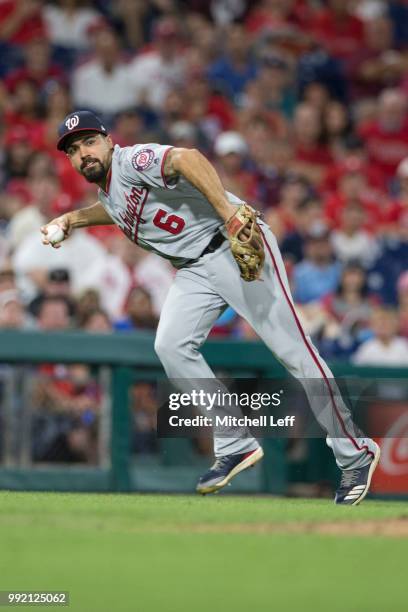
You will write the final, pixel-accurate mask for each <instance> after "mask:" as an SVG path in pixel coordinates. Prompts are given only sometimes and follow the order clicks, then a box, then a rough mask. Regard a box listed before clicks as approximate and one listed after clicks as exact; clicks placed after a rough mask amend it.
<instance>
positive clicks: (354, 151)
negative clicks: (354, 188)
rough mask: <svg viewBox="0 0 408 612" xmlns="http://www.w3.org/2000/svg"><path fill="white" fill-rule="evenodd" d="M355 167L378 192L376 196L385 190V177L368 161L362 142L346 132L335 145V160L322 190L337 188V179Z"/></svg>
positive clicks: (328, 171) (371, 187) (334, 189)
mask: <svg viewBox="0 0 408 612" xmlns="http://www.w3.org/2000/svg"><path fill="white" fill-rule="evenodd" d="M352 169H355V170H356V171H357V170H358V171H359V172H361V173H362V174H364V176H365V178H366V180H367V185H368V186H369V187H370V189H372V190H373V191H376V192H377V193H378V196H377V197H380V194H381V195H382V193H383V192H384V191H385V189H386V185H385V178H384V176H383V175H382V174H381V173H380V172H379V170H378V168H374V167H373V166H372V165H371V164H370V163H369V161H368V155H367V150H366V148H365V145H364V142H363V141H362V140H361V138H359V137H358V136H355V135H354V134H348V135H347V136H346V137H345V138H344V139H342V140H341V141H339V142H338V144H337V146H336V156H335V161H334V163H333V165H332V166H330V167H329V168H328V170H327V173H326V178H325V181H324V185H323V187H322V190H323V191H325V192H327V191H329V192H332V191H336V190H337V185H338V181H339V180H340V179H341V178H342V177H343V176H344V174H345V173H347V172H348V171H350V170H352Z"/></svg>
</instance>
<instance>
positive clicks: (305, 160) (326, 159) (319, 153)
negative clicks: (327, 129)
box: [293, 102, 332, 185]
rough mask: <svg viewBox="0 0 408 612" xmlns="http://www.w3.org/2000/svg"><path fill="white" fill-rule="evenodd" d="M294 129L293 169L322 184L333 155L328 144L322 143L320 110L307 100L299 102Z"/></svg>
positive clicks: (313, 181) (316, 183)
mask: <svg viewBox="0 0 408 612" xmlns="http://www.w3.org/2000/svg"><path fill="white" fill-rule="evenodd" d="M293 129H294V148H295V154H294V156H295V162H294V164H293V170H294V171H295V172H298V173H299V174H300V175H302V176H304V177H305V178H307V179H308V180H309V181H311V182H312V183H313V184H314V185H320V183H321V182H322V180H323V178H324V176H325V172H326V167H327V165H328V164H330V163H331V162H332V157H331V154H330V151H329V150H328V148H327V146H326V145H324V144H323V143H322V122H321V118H320V113H319V112H318V110H316V108H314V107H313V106H312V105H311V104H308V103H306V102H303V103H302V104H299V105H298V106H297V108H296V111H295V117H294V122H293Z"/></svg>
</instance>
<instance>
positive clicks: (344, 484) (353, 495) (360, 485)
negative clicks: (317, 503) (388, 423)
mask: <svg viewBox="0 0 408 612" xmlns="http://www.w3.org/2000/svg"><path fill="white" fill-rule="evenodd" d="M375 446H376V451H375V454H374V458H373V459H372V461H371V463H369V464H368V465H365V466H364V467H362V468H358V469H355V470H342V475H341V481H340V486H339V488H338V489H337V491H336V496H335V498H334V502H335V503H336V504H342V505H343V506H357V505H358V504H359V503H360V502H361V501H363V499H364V498H365V496H366V495H367V493H368V489H369V488H370V483H371V478H372V475H373V474H374V471H375V468H376V467H377V465H378V462H379V460H380V454H381V453H380V447H379V446H378V444H376V445H375Z"/></svg>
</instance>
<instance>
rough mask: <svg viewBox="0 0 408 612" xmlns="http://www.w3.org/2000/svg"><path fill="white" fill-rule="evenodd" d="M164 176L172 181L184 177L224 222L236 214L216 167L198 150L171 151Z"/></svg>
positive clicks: (167, 157)
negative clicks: (180, 176) (179, 176)
mask: <svg viewBox="0 0 408 612" xmlns="http://www.w3.org/2000/svg"><path fill="white" fill-rule="evenodd" d="M163 170H164V175H165V176H166V177H167V178H169V179H171V178H174V177H176V176H178V175H180V174H181V175H182V176H184V177H185V178H186V179H187V180H188V181H189V182H190V183H191V184H192V185H194V187H195V188H196V189H198V190H199V191H201V193H202V194H203V195H204V196H205V197H206V198H207V200H208V201H209V202H210V204H211V205H212V206H213V207H214V209H215V210H216V211H217V213H218V214H219V215H220V217H221V219H223V221H224V222H225V221H228V219H230V218H231V217H232V216H233V215H234V213H235V212H236V207H235V206H233V205H232V204H230V202H229V201H228V198H227V195H226V193H225V189H224V186H223V184H222V182H221V179H220V177H219V176H218V174H217V172H216V170H215V168H214V166H213V165H212V164H211V163H210V162H209V161H208V159H207V158H206V157H204V155H202V153H200V151H197V149H181V148H173V149H170V151H169V152H168V154H167V156H166V161H165V163H164V169H163Z"/></svg>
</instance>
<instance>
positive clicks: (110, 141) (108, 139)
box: [106, 134, 113, 149]
mask: <svg viewBox="0 0 408 612" xmlns="http://www.w3.org/2000/svg"><path fill="white" fill-rule="evenodd" d="M106 142H107V144H108V146H109V148H110V149H113V140H112V137H111V135H110V134H108V135H107V136H106Z"/></svg>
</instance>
